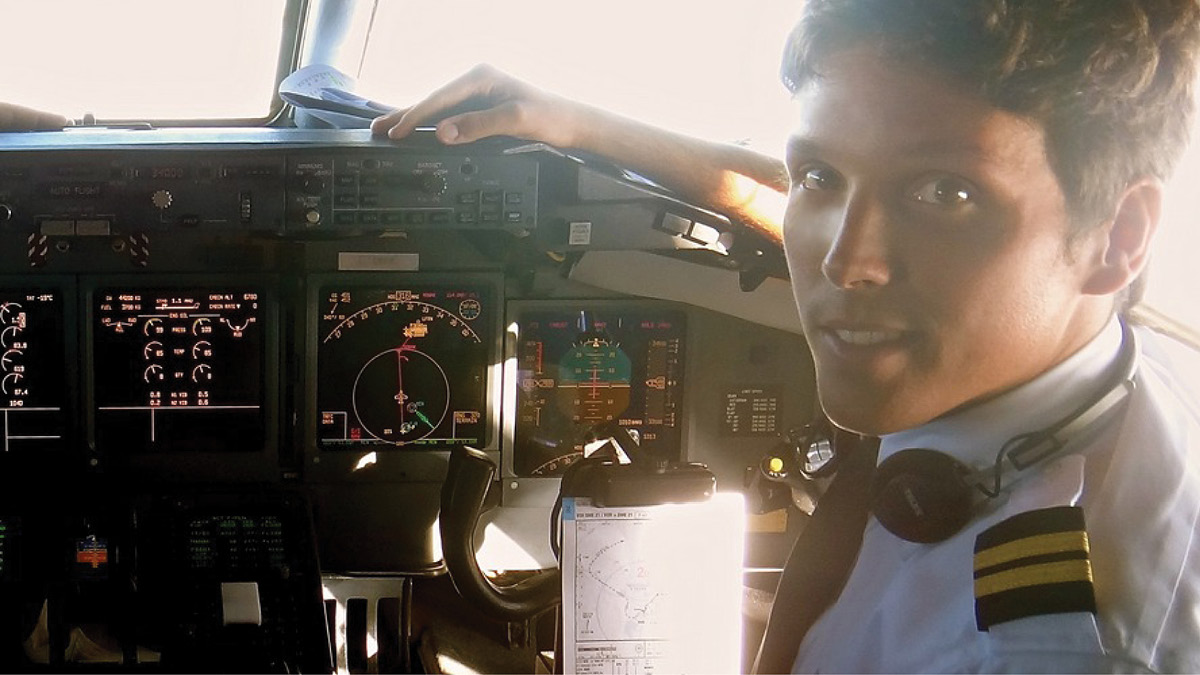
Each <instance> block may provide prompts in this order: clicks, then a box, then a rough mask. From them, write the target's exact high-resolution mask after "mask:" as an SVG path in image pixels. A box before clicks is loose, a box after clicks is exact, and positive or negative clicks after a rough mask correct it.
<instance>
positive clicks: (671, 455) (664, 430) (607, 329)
mask: <svg viewBox="0 0 1200 675" xmlns="http://www.w3.org/2000/svg"><path fill="white" fill-rule="evenodd" d="M517 324H518V331H519V332H518V339H517V344H516V357H517V413H516V414H517V417H516V424H515V433H514V436H515V437H514V443H513V446H514V447H513V471H514V473H515V474H516V475H517V476H523V477H529V476H552V475H557V474H560V473H562V472H563V471H564V470H565V469H566V468H567V467H568V466H570V465H571V464H573V463H574V462H576V461H578V460H579V459H581V458H583V457H584V456H585V455H586V454H589V452H590V451H592V449H593V448H592V445H591V444H592V443H593V442H595V441H599V440H603V439H606V438H609V437H612V436H613V435H614V432H616V431H617V430H620V429H623V430H624V431H627V432H628V433H629V436H630V437H631V439H632V440H633V441H634V443H635V444H636V448H637V450H636V451H637V452H638V453H640V454H641V455H642V456H641V457H640V458H638V459H650V460H653V459H665V460H672V461H673V460H678V459H679V458H680V451H681V448H680V440H681V439H680V423H679V422H680V421H679V411H680V410H681V398H682V395H683V365H684V360H683V359H684V337H685V316H684V314H683V313H682V312H678V311H666V310H657V309H652V308H646V307H641V306H597V307H595V308H594V309H573V310H566V309H555V310H540V309H528V310H526V311H523V312H520V314H519V316H518V319H517Z"/></svg>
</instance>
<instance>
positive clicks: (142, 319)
mask: <svg viewBox="0 0 1200 675" xmlns="http://www.w3.org/2000/svg"><path fill="white" fill-rule="evenodd" d="M264 303H265V299H264V298H263V291H262V290H261V289H260V288H251V287H246V286H215V285H213V286H207V285H206V286H173V287H165V286H148V287H142V286H136V285H120V286H117V285H102V286H100V287H98V288H96V289H95V290H94V291H92V293H91V308H92V311H93V317H94V320H93V323H92V326H91V333H92V343H91V350H92V352H91V353H92V354H93V357H94V358H93V364H94V365H93V373H94V387H93V402H94V413H95V425H94V429H93V432H94V437H95V442H96V446H97V449H98V450H100V451H101V452H105V451H110V450H112V451H116V450H119V451H121V452H132V453H137V452H154V451H159V452H164V451H165V452H177V451H205V452H222V451H229V452H246V451H258V450H261V449H262V446H263V440H264V438H265V429H266V419H265V416H264V412H263V411H264V395H265V394H264V385H263V380H264V368H263V364H264V361H265V359H266V355H265V346H266V340H265V337H264V327H263V321H264V319H265V309H266V308H265V304H264Z"/></svg>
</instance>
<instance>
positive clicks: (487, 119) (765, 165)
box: [371, 65, 788, 242]
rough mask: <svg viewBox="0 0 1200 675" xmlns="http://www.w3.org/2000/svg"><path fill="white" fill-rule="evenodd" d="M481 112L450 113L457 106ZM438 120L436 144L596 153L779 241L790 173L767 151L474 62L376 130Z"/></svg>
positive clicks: (399, 132) (398, 130) (395, 131)
mask: <svg viewBox="0 0 1200 675" xmlns="http://www.w3.org/2000/svg"><path fill="white" fill-rule="evenodd" d="M464 105H465V106H473V107H476V106H477V108H478V109H474V110H470V111H469V112H460V113H458V114H450V115H449V116H446V115H447V114H448V113H450V112H453V110H454V109H459V110H461V109H462V106H464ZM433 122H437V137H438V139H440V140H441V141H442V142H443V143H447V144H457V143H469V142H471V141H475V140H479V139H481V138H485V137H488V136H497V135H506V136H514V137H516V138H522V139H526V140H530V141H540V142H543V143H548V144H550V145H553V146H555V147H558V148H563V149H576V150H583V151H586V152H590V153H593V154H596V155H601V156H603V157H606V158H608V159H610V160H611V161H613V162H614V163H616V164H619V165H621V166H624V167H627V168H629V169H631V170H633V171H636V172H638V173H640V174H642V175H644V176H646V177H648V178H650V179H652V180H654V181H656V182H658V183H660V184H662V185H664V186H666V187H667V188H669V189H671V190H673V191H675V192H676V193H678V194H679V195H680V196H681V197H683V198H684V199H686V200H689V201H693V202H695V203H697V204H700V205H703V206H707V207H709V208H711V209H713V210H715V211H719V212H721V213H725V214H727V215H729V216H732V217H734V218H736V219H738V220H740V221H741V222H743V223H745V224H746V225H748V226H750V227H753V228H755V229H758V230H760V231H761V232H763V233H764V234H766V235H767V236H768V237H770V238H771V239H772V240H774V241H777V242H778V241H780V239H781V234H780V233H781V229H780V225H781V223H782V222H783V209H784V205H785V204H786V193H787V185H788V180H787V171H786V169H785V168H784V165H783V163H782V162H781V161H780V160H778V159H776V158H774V157H770V156H768V155H764V154H761V153H758V152H755V151H753V150H750V149H748V148H743V147H740V146H737V145H732V144H726V143H715V142H712V141H706V140H702V139H698V138H694V137H690V136H686V135H683V134H679V133H675V132H672V131H668V130H666V129H661V128H659V127H655V126H652V125H649V124H646V123H643V122H639V121H637V120H633V119H630V118H627V117H622V116H620V115H617V114H614V113H612V112H609V111H606V110H602V109H600V108H596V107H594V106H590V105H586V104H584V103H580V102H578V101H574V100H571V99H567V98H564V97H561V96H557V95H555V94H552V93H550V92H547V91H544V90H542V89H538V88H537V87H534V86H532V85H530V84H528V83H526V82H522V81H521V80H518V79H516V78H514V77H512V76H510V75H507V74H505V73H503V72H501V71H499V70H496V69H495V68H492V67H490V66H486V65H481V66H477V67H475V68H474V69H472V70H471V71H470V72H468V73H466V74H465V75H463V76H461V77H459V78H458V79H456V80H453V81H452V82H450V83H448V84H446V85H445V86H443V87H441V88H440V89H438V90H437V91H434V92H433V93H432V94H430V95H429V96H428V97H426V98H425V99H424V100H422V101H421V102H419V103H417V104H415V105H413V106H411V107H409V108H404V109H401V110H397V111H396V112H393V113H390V114H388V115H385V116H383V117H380V118H378V119H376V120H375V121H374V123H373V124H372V125H371V129H372V131H373V132H374V133H376V134H378V135H386V136H388V137H390V138H394V139H399V138H404V137H405V136H407V135H408V134H409V133H411V132H412V131H413V130H414V129H415V128H417V127H418V126H429V125H431V124H432V123H433Z"/></svg>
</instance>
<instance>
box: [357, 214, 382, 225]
mask: <svg viewBox="0 0 1200 675" xmlns="http://www.w3.org/2000/svg"><path fill="white" fill-rule="evenodd" d="M358 222H359V224H360V225H378V224H379V214H378V213H376V212H375V211H364V212H363V213H360V214H358Z"/></svg>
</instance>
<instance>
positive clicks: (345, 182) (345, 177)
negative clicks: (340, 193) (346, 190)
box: [334, 173, 358, 187]
mask: <svg viewBox="0 0 1200 675" xmlns="http://www.w3.org/2000/svg"><path fill="white" fill-rule="evenodd" d="M357 179H358V176H355V175H354V174H352V173H343V174H338V177H337V179H335V181H334V184H335V185H337V186H338V187H354V184H355V182H356V181H357Z"/></svg>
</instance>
